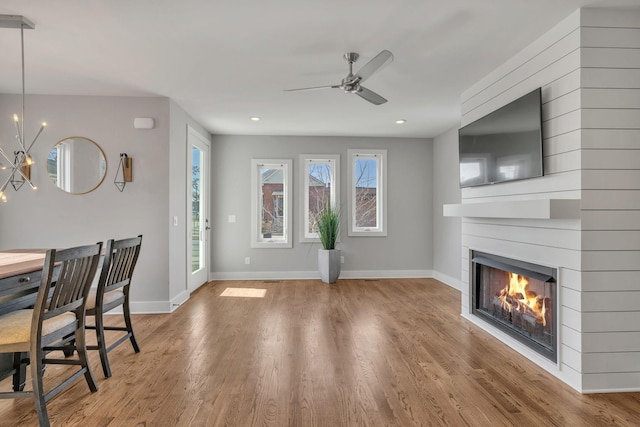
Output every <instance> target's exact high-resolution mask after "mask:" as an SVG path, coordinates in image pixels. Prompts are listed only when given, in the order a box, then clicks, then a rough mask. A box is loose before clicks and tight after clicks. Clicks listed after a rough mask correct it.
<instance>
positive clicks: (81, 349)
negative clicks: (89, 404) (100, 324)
mask: <svg viewBox="0 0 640 427" xmlns="http://www.w3.org/2000/svg"><path fill="white" fill-rule="evenodd" d="M76 351H77V352H78V359H79V360H80V365H81V366H82V368H84V378H85V379H86V380H87V385H89V390H91V392H92V393H95V392H96V391H98V385H97V384H96V381H95V379H94V378H93V373H92V372H91V365H90V364H89V362H88V359H87V343H86V341H85V337H84V323H83V324H82V325H81V326H80V327H79V328H78V329H76Z"/></svg>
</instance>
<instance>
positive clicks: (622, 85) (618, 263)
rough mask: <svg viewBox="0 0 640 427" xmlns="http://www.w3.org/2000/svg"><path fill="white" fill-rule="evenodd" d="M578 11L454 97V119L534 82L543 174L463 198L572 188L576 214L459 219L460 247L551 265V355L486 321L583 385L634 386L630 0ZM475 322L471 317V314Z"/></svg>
mask: <svg viewBox="0 0 640 427" xmlns="http://www.w3.org/2000/svg"><path fill="white" fill-rule="evenodd" d="M636 11H637V12H633V11H632V13H629V11H628V10H625V11H623V12H620V11H615V10H611V9H582V10H579V11H576V12H575V13H573V14H572V15H571V16H569V17H568V18H567V19H565V20H564V21H562V22H561V23H559V24H558V25H557V26H556V27H554V28H553V29H551V30H550V31H548V32H547V33H545V34H544V35H543V36H542V37H540V38H539V39H538V40H536V41H535V42H534V43H532V44H531V45H529V46H528V47H527V48H526V49H524V50H523V51H521V52H520V53H519V54H517V55H516V56H514V57H513V58H511V59H510V60H509V61H507V62H506V63H505V64H503V65H501V66H500V67H498V68H497V69H496V70H495V71H494V72H493V73H491V74H490V75H489V76H487V77H486V78H484V79H483V80H482V81H480V82H478V83H477V84H476V85H474V86H473V87H472V88H470V89H469V90H468V91H466V92H465V93H464V94H463V96H462V126H464V125H466V124H468V123H470V122H472V121H474V120H476V119H478V118H480V117H482V116H484V115H486V114H488V113H490V112H491V111H493V110H495V109H497V108H499V107H501V106H502V105H505V104H507V103H508V102H510V101H512V100H514V99H516V98H518V97H520V96H522V95H524V94H526V93H528V92H529V91H531V90H533V89H535V88H537V87H542V102H543V106H542V117H543V134H544V147H543V150H544V170H545V176H544V177H541V178H536V179H530V180H525V181H519V182H513V183H504V184H500V185H492V186H484V187H477V188H467V189H463V190H462V203H477V202H483V203H487V202H494V201H505V200H529V199H539V198H545V199H546V198H549V199H581V215H580V218H576V219H562V220H560V219H555V220H532V219H488V218H487V219H483V218H463V220H462V252H463V253H462V274H461V277H462V279H463V281H464V282H465V286H463V296H462V314H463V315H464V316H465V317H467V318H469V319H470V320H472V321H474V322H475V323H478V320H477V319H475V318H474V317H473V316H472V315H471V311H470V295H469V252H470V250H481V251H485V252H490V253H495V254H498V255H503V256H507V257H511V258H516V259H522V260H525V261H529V262H534V263H538V264H542V265H547V266H551V267H556V268H558V286H559V309H558V319H556V320H557V321H558V322H559V346H558V350H559V354H558V363H557V364H553V363H551V362H549V361H547V360H545V359H543V358H541V357H539V356H538V355H536V354H535V353H533V352H530V351H528V350H526V349H522V348H521V346H519V345H518V344H517V343H514V342H512V340H511V339H509V338H508V337H505V336H503V335H502V334H501V333H500V332H499V331H495V330H493V329H492V328H489V327H485V326H483V327H485V329H487V330H489V331H490V332H492V333H494V335H496V336H497V337H498V338H499V339H501V340H503V341H505V342H506V343H507V344H509V345H511V346H512V347H514V348H516V349H518V350H519V351H521V353H523V354H525V355H527V356H528V357H529V358H531V359H532V360H534V361H535V362H537V363H538V364H539V365H540V366H542V367H544V368H545V369H547V370H548V371H549V372H551V373H553V374H554V375H556V376H557V377H559V378H561V379H562V380H563V381H565V382H566V383H567V384H569V385H571V386H572V387H574V388H575V389H577V390H579V391H582V392H596V391H622V390H640V279H639V278H638V273H640V271H638V270H639V269H640V24H639V23H640V10H639V9H636ZM480 324H481V322H480Z"/></svg>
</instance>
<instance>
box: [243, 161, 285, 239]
mask: <svg viewBox="0 0 640 427" xmlns="http://www.w3.org/2000/svg"><path fill="white" fill-rule="evenodd" d="M262 166H277V167H282V168H283V178H284V183H283V188H282V194H283V196H284V209H283V211H284V214H285V217H284V222H283V228H284V235H283V239H282V240H280V239H278V240H265V239H264V238H263V237H262V235H261V232H262V221H261V215H260V213H261V209H262V201H261V198H262V191H261V188H260V186H261V184H262V176H261V175H260V172H259V170H260V168H261V167H262ZM292 170H293V161H292V160H291V159H251V247H252V248H263V249H288V248H292V247H293V235H292V230H293V226H292V224H293V199H292V197H291V196H292V194H293V193H292V191H291V189H292V186H293V180H292V176H293V173H292Z"/></svg>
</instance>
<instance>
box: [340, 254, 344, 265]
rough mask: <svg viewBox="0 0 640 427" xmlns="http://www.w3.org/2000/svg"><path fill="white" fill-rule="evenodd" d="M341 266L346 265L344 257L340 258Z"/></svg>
mask: <svg viewBox="0 0 640 427" xmlns="http://www.w3.org/2000/svg"><path fill="white" fill-rule="evenodd" d="M340 264H344V255H343V256H341V257H340Z"/></svg>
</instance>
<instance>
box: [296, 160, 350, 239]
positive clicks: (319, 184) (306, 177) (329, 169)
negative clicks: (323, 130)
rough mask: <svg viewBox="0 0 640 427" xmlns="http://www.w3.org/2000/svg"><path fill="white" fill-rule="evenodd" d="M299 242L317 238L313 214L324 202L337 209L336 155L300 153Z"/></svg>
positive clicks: (338, 183) (337, 163)
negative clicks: (300, 202)
mask: <svg viewBox="0 0 640 427" xmlns="http://www.w3.org/2000/svg"><path fill="white" fill-rule="evenodd" d="M300 165H301V166H300V172H301V179H300V182H301V183H302V186H301V188H302V195H301V198H300V199H301V200H302V205H301V209H300V210H301V218H302V221H300V226H301V232H300V241H301V242H313V241H317V240H318V232H317V230H316V223H315V217H316V214H317V212H318V211H319V210H320V209H321V208H322V207H324V206H325V205H326V204H331V206H333V207H335V208H337V209H340V206H339V203H340V195H339V188H340V182H339V179H338V177H339V171H340V156H339V155H310V154H302V155H300Z"/></svg>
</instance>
